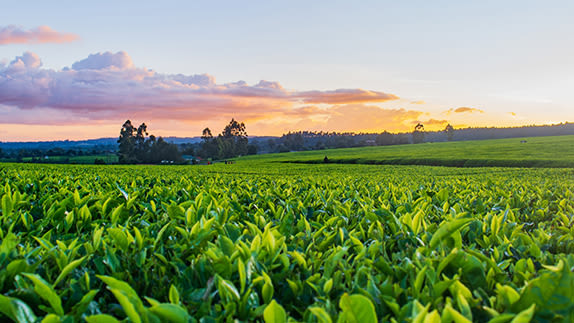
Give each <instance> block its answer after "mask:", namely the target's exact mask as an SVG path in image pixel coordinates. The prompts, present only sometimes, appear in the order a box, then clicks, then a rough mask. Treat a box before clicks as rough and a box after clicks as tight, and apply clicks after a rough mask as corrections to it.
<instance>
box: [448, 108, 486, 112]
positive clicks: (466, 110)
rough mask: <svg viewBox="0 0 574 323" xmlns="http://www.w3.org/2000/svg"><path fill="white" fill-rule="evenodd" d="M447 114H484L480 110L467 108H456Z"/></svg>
mask: <svg viewBox="0 0 574 323" xmlns="http://www.w3.org/2000/svg"><path fill="white" fill-rule="evenodd" d="M449 112H454V113H474V112H478V113H484V111H483V110H480V109H477V108H469V107H460V108H456V109H450V110H449Z"/></svg>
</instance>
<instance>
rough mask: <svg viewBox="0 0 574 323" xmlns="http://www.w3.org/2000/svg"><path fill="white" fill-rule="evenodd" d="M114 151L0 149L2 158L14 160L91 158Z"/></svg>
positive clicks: (95, 149) (94, 149)
mask: <svg viewBox="0 0 574 323" xmlns="http://www.w3.org/2000/svg"><path fill="white" fill-rule="evenodd" d="M111 151H113V148H112V149H111V150H110V149H109V148H105V149H99V148H97V147H96V148H93V149H79V148H78V149H63V148H60V147H55V148H50V149H24V148H21V149H2V148H0V158H13V159H16V160H18V159H22V158H25V157H32V158H39V159H41V158H46V157H55V156H66V157H76V156H91V155H103V154H107V153H110V152H111Z"/></svg>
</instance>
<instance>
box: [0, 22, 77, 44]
mask: <svg viewBox="0 0 574 323" xmlns="http://www.w3.org/2000/svg"><path fill="white" fill-rule="evenodd" d="M78 39H79V36H78V35H75V34H71V33H61V32H58V31H55V30H53V29H52V28H50V27H48V26H40V27H37V28H34V29H30V30H24V29H22V28H21V27H18V26H14V25H8V26H5V27H0V45H9V44H42V43H68V42H72V41H75V40H78Z"/></svg>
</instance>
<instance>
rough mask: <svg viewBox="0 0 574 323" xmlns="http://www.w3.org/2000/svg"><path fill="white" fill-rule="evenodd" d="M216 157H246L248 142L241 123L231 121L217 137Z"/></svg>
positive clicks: (243, 125)
mask: <svg viewBox="0 0 574 323" xmlns="http://www.w3.org/2000/svg"><path fill="white" fill-rule="evenodd" d="M218 139H219V144H218V148H219V151H218V155H219V156H218V157H219V158H221V159H223V158H231V157H236V156H240V155H247V152H248V148H247V146H248V144H249V141H248V139H247V131H246V129H245V124H244V123H243V122H241V123H240V122H238V121H236V120H235V119H231V121H230V122H229V124H228V125H227V126H225V128H224V129H223V131H222V132H221V135H219V137H218Z"/></svg>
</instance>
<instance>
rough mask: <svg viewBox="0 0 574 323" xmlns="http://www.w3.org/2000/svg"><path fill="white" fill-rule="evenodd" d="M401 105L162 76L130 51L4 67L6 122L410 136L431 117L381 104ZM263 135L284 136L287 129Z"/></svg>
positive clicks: (0, 70) (380, 95) (0, 116)
mask: <svg viewBox="0 0 574 323" xmlns="http://www.w3.org/2000/svg"><path fill="white" fill-rule="evenodd" d="M396 99H398V97H397V96H396V95H393V94H387V93H384V92H378V91H370V90H364V89H339V90H332V91H294V90H287V89H285V88H284V87H283V86H282V85H281V84H280V83H278V82H273V81H267V80H262V81H260V82H258V83H255V84H247V83H246V82H244V81H237V82H231V83H223V84H222V83H217V81H216V79H215V77H214V76H212V75H209V74H197V75H183V74H162V73H158V72H155V71H153V70H150V69H146V68H139V67H136V65H135V64H134V63H133V61H132V59H131V58H130V56H129V55H128V54H127V53H125V52H117V53H110V52H105V53H97V54H92V55H89V56H88V57H87V58H85V59H82V60H79V61H77V62H75V63H73V64H71V66H70V67H66V68H64V69H61V70H53V69H46V68H43V67H42V61H41V59H40V58H39V57H38V55H36V54H34V53H30V52H26V53H24V54H23V55H21V56H18V57H16V58H15V59H14V60H12V61H10V62H9V63H4V64H1V63H0V107H1V108H0V123H1V124H22V125H24V124H25V125H38V126H39V125H80V124H85V125H87V124H106V122H107V124H109V123H110V122H112V123H114V124H115V123H117V122H123V121H124V120H125V119H136V120H150V121H151V120H153V121H154V122H158V123H159V124H161V125H163V127H164V129H168V130H172V129H176V128H177V127H175V126H172V124H173V123H177V124H178V125H179V126H178V127H180V128H185V127H190V126H191V127H193V126H194V125H197V126H199V125H201V126H205V125H211V124H213V123H215V124H217V125H220V124H221V125H224V124H225V122H228V121H229V119H230V118H236V119H240V120H242V121H244V122H250V124H259V125H263V124H266V125H277V124H281V125H282V126H281V127H283V125H285V127H286V126H289V127H296V128H293V130H300V129H305V128H300V127H303V126H313V127H315V128H316V129H320V130H329V131H382V130H387V131H403V130H406V129H407V128H409V127H410V125H409V124H408V121H409V120H415V119H418V118H419V117H420V116H422V115H423V112H421V111H415V110H406V109H383V108H381V107H379V106H376V105H374V104H376V103H381V102H385V101H388V100H396ZM365 102H366V103H369V104H366V103H365ZM208 121H209V122H208ZM168 124H169V126H168ZM182 125H185V126H182ZM299 126H300V127H299ZM38 129H40V128H38ZM178 129H179V128H178ZM258 129H269V131H270V132H271V133H273V134H278V133H277V132H278V131H281V130H278V129H283V128H280V127H277V126H275V127H274V128H273V127H271V126H269V127H267V128H266V127H265V126H261V127H260V128H258ZM309 129H313V128H309Z"/></svg>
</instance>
